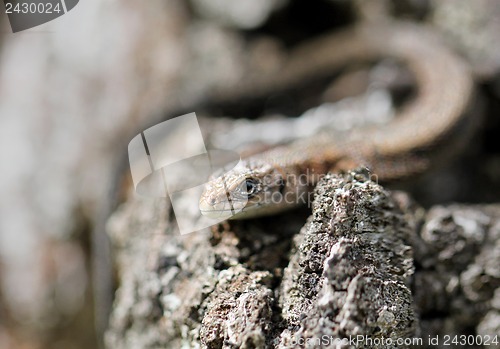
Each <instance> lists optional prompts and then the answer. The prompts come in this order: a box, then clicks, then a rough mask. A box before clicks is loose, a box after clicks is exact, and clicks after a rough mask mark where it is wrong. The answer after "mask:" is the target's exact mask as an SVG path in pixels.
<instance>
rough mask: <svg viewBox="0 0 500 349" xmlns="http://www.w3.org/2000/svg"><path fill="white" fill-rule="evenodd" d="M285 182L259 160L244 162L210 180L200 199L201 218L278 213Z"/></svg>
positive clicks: (270, 167) (281, 203)
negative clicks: (202, 216)
mask: <svg viewBox="0 0 500 349" xmlns="http://www.w3.org/2000/svg"><path fill="white" fill-rule="evenodd" d="M286 188H287V182H286V179H285V178H284V176H283V174H282V172H281V171H280V170H279V169H277V168H276V167H275V166H271V165H269V164H267V163H265V162H263V161H255V160H254V161H252V160H246V161H243V162H242V163H240V164H239V165H238V166H236V167H235V168H234V169H232V170H231V171H229V172H226V173H224V174H222V175H220V176H217V177H215V176H214V177H213V178H212V179H211V180H210V181H209V182H208V183H207V184H206V186H205V189H204V191H203V194H202V195H201V197H200V201H199V208H200V211H201V213H202V214H203V215H204V216H207V217H210V218H219V217H222V216H231V217H230V218H251V217H255V216H261V215H266V214H271V213H274V212H276V211H280V208H281V207H282V206H283V205H284V204H285V202H284V201H285V200H284V198H285V197H284V194H285V189H286Z"/></svg>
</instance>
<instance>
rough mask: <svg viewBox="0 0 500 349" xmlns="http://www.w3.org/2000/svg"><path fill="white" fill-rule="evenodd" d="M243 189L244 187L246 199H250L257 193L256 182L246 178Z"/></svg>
mask: <svg viewBox="0 0 500 349" xmlns="http://www.w3.org/2000/svg"><path fill="white" fill-rule="evenodd" d="M245 187H246V191H245V193H246V195H247V196H248V198H251V197H252V196H254V195H255V194H256V193H257V190H258V188H257V181H256V180H255V179H253V178H248V179H247V180H246V181H245Z"/></svg>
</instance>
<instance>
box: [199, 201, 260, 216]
mask: <svg viewBox="0 0 500 349" xmlns="http://www.w3.org/2000/svg"><path fill="white" fill-rule="evenodd" d="M258 207H259V205H248V202H246V201H232V202H229V201H228V200H225V201H220V202H218V203H216V204H213V205H212V204H209V203H207V202H206V201H205V200H200V203H199V209H200V212H201V214H202V215H203V216H205V217H207V218H212V219H221V218H223V219H229V218H231V217H234V216H238V217H240V216H241V215H243V214H246V213H247V212H249V211H252V210H254V209H257V208H258Z"/></svg>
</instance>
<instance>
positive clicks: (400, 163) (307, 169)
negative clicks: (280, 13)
mask: <svg viewBox="0 0 500 349" xmlns="http://www.w3.org/2000/svg"><path fill="white" fill-rule="evenodd" d="M290 57H291V58H290V61H289V62H288V63H287V64H286V65H285V66H284V67H283V69H282V70H281V71H280V72H279V73H278V75H277V76H273V77H271V78H266V79H265V81H264V82H257V83H256V84H255V85H254V86H251V88H252V89H256V90H258V88H257V87H256V86H259V85H261V86H265V90H266V91H274V90H280V89H283V88H286V87H288V86H290V85H293V84H297V83H299V82H300V81H301V80H303V79H306V78H309V77H310V76H314V75H315V76H318V75H321V74H327V73H328V72H331V71H332V70H333V69H338V68H339V67H341V66H342V65H345V64H346V63H347V62H350V61H353V60H354V61H357V60H361V61H373V60H377V59H381V58H384V57H391V58H394V59H396V60H398V61H401V62H403V64H405V65H406V66H407V67H408V69H409V70H410V72H411V73H412V74H413V75H414V77H415V80H416V85H417V96H416V98H414V99H413V100H412V101H411V102H410V103H407V105H405V106H404V107H403V108H402V109H401V110H400V111H399V114H398V115H397V117H396V118H395V119H394V120H393V121H391V122H389V123H388V124H387V125H386V126H384V127H368V128H365V129H362V130H357V131H355V132H351V133H349V134H348V135H340V134H332V133H322V134H318V135H316V136H314V137H311V138H307V139H301V140H298V141H296V142H294V143H292V144H289V145H285V146H280V147H277V148H275V149H272V150H269V151H267V152H264V153H262V154H258V155H256V156H252V157H250V158H248V159H246V160H244V161H243V162H242V163H241V164H240V165H239V166H238V167H236V168H235V169H233V170H231V171H230V172H227V173H225V174H224V175H222V176H219V177H217V178H213V179H212V180H211V181H210V182H209V183H208V184H207V185H206V188H205V191H204V193H203V194H202V196H201V198H200V203H199V206H200V211H201V212H202V213H203V214H204V215H206V216H208V217H218V216H219V215H220V213H221V212H233V213H234V212H237V213H236V214H235V215H233V217H232V218H248V217H255V216H260V215H269V214H273V213H275V212H279V211H282V210H285V209H288V208H292V207H295V206H297V205H299V204H303V203H304V200H303V199H302V198H304V197H305V196H304V194H305V193H307V192H310V191H311V189H312V188H313V187H314V185H315V184H316V182H317V180H318V178H320V177H321V175H323V174H326V173H327V172H338V171H340V170H347V169H351V168H353V167H357V166H366V167H368V168H370V169H371V171H372V172H373V173H374V174H375V175H376V176H377V178H378V179H379V180H381V181H384V182H387V181H391V180H396V179H400V178H403V177H407V176H410V175H413V174H417V173H421V172H423V171H425V170H426V169H428V168H429V167H430V166H431V165H432V164H433V163H435V162H437V161H441V160H442V159H443V155H449V153H450V152H453V151H454V150H456V149H457V144H459V143H457V142H460V141H461V140H463V139H466V138H467V137H466V136H467V134H470V132H469V131H470V130H472V129H473V127H472V125H473V124H474V123H475V116H474V115H472V114H471V113H468V111H469V109H470V107H471V105H473V103H472V102H473V96H474V93H473V91H474V89H473V87H474V85H473V80H472V77H471V74H470V72H469V71H468V69H467V66H466V65H465V64H464V63H463V62H462V60H461V59H460V58H459V57H457V56H456V55H455V54H454V53H453V52H452V51H451V50H449V49H448V48H446V47H445V46H444V45H442V44H441V43H439V41H437V40H436V37H435V36H433V35H432V34H431V33H430V32H429V31H427V30H426V29H424V28H423V27H420V26H416V25H413V24H409V23H394V22H393V23H390V22H389V23H384V24H382V23H381V24H364V25H358V26H356V27H354V28H352V29H350V30H347V31H345V32H343V33H340V34H336V33H335V34H333V35H329V36H325V37H323V38H320V39H317V40H315V41H314V42H311V43H309V44H307V45H304V46H302V47H300V48H298V49H297V51H296V52H294V53H292V54H291V56H290Z"/></svg>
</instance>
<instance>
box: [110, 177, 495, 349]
mask: <svg viewBox="0 0 500 349" xmlns="http://www.w3.org/2000/svg"><path fill="white" fill-rule="evenodd" d="M312 211H313V213H312V215H311V216H310V217H309V218H306V217H307V215H308V210H307V209H304V210H298V211H296V212H290V213H287V214H284V215H280V216H275V217H272V218H271V217H270V218H262V219H258V220H247V221H229V222H225V223H223V224H220V225H219V226H216V227H213V228H212V229H210V230H206V231H203V232H197V233H192V234H189V235H185V236H180V235H179V234H178V232H177V227H176V224H175V221H174V219H173V215H172V213H171V210H170V206H169V204H168V203H166V202H165V201H148V200H138V199H130V200H129V201H128V202H126V203H125V204H124V205H123V206H122V207H121V208H120V210H119V211H117V212H116V213H115V215H114V216H113V217H112V219H111V220H110V222H109V225H108V226H109V231H110V235H111V237H112V240H113V242H114V244H115V246H116V248H117V251H118V254H117V261H118V265H117V267H118V273H119V280H120V283H119V289H118V291H117V294H116V300H115V306H114V311H113V314H112V319H111V324H110V328H109V330H108V332H107V336H106V342H107V346H108V348H139V347H140V348H196V347H202V348H294V347H306V348H307V347H309V348H313V347H318V344H319V342H318V341H319V340H320V339H321V338H328V340H327V342H323V343H320V344H322V346H323V347H331V348H334V347H335V348H340V347H341V348H351V347H384V348H388V347H394V348H401V347H404V345H396V344H395V341H396V340H397V339H398V338H412V337H420V338H424V339H425V338H427V337H428V336H429V335H434V336H435V335H437V334H439V335H441V336H442V335H444V334H476V333H477V334H483V335H485V334H489V335H494V334H497V333H499V331H500V298H499V297H500V291H499V289H500V287H499V286H500V245H499V242H498V241H500V239H499V235H500V207H499V206H498V205H497V206H495V205H492V206H485V205H483V206H466V205H451V206H438V207H433V208H432V209H430V210H429V211H425V210H424V209H422V208H420V207H419V206H417V205H416V204H414V203H413V202H412V200H411V199H410V198H409V197H408V195H407V194H405V193H403V192H391V191H388V190H386V189H384V188H383V187H382V186H380V185H378V184H376V183H375V182H373V181H371V180H370V179H369V178H368V175H367V174H366V173H364V172H362V171H356V172H352V173H347V174H344V175H327V176H325V177H324V178H323V180H322V181H321V182H320V184H319V185H318V186H317V188H316V191H315V199H314V203H313V205H312ZM306 220H307V223H306V224H305V225H304V226H303V227H302V228H300V227H301V225H302V224H303V222H305V221H306ZM359 335H362V336H365V337H364V338H365V339H366V341H365V342H356V344H355V345H353V344H352V342H351V343H349V342H348V341H347V340H344V341H343V342H335V341H334V340H333V339H334V338H347V339H349V338H352V337H353V336H359ZM350 336H351V337H350ZM370 339H371V340H375V339H379V340H383V339H384V340H386V342H379V343H383V344H380V345H373V344H370V343H369V342H367V341H368V340H370ZM387 339H392V340H393V341H394V344H393V345H388V344H387V343H388V342H387ZM325 344H326V345H325ZM425 344H426V343H425V341H424V347H426V345H425ZM427 347H430V346H427Z"/></svg>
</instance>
